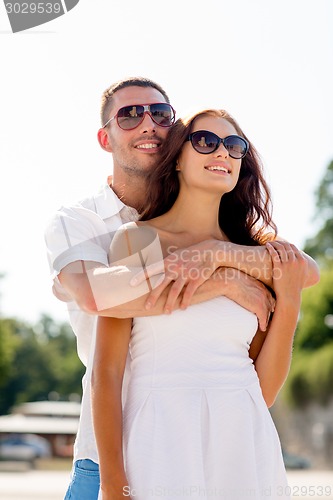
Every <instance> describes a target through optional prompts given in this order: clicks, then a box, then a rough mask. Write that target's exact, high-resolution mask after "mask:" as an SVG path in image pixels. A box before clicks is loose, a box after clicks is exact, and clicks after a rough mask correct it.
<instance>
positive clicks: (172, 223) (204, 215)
mask: <svg viewBox="0 0 333 500" xmlns="http://www.w3.org/2000/svg"><path fill="white" fill-rule="evenodd" d="M220 201H221V195H220V194H216V195H215V194H213V195H212V193H205V192H202V191H201V190H198V191H195V192H194V190H191V193H188V192H184V191H183V192H182V191H181V192H180V193H179V195H178V198H177V200H176V201H175V203H174V205H173V206H172V208H171V209H170V210H169V211H168V212H167V213H166V214H163V215H162V216H160V217H157V218H156V219H153V221H152V223H153V225H154V226H155V227H156V228H161V229H163V230H166V231H169V232H171V233H175V234H179V233H184V234H186V235H188V236H190V237H191V236H193V238H194V239H196V240H197V239H200V240H205V239H211V238H214V239H226V238H225V236H224V235H223V233H222V231H221V229H220V226H219V222H218V213H219V206H220Z"/></svg>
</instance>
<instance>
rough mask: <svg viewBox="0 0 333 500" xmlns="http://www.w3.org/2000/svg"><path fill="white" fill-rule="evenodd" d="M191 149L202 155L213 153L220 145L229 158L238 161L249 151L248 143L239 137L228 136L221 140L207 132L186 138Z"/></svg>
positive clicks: (197, 132)
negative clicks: (189, 142)
mask: <svg viewBox="0 0 333 500" xmlns="http://www.w3.org/2000/svg"><path fill="white" fill-rule="evenodd" d="M187 140H188V141H191V144H192V146H193V148H194V149H195V150H196V151H197V152H198V153H201V154H203V155H208V154H209V153H213V152H214V151H216V150H217V149H218V147H219V146H220V144H221V143H222V144H223V146H224V147H225V149H226V150H227V151H228V153H229V156H231V158H235V159H236V160H240V159H241V158H244V156H245V155H246V153H247V152H248V150H249V143H248V142H247V141H246V140H245V139H243V137H240V136H239V135H228V137H225V138H224V139H222V138H221V137H219V136H218V135H216V134H214V133H213V132H209V131H208V130H197V131H196V132H192V134H190V135H189V136H188V139H187Z"/></svg>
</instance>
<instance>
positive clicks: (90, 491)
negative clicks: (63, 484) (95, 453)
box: [64, 459, 100, 500]
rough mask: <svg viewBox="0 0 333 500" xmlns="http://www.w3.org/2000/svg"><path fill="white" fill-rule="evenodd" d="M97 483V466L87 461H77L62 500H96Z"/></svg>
mask: <svg viewBox="0 0 333 500" xmlns="http://www.w3.org/2000/svg"><path fill="white" fill-rule="evenodd" d="M99 482H100V481H99V467H98V464H95V462H93V461H92V460H88V459H85V460H77V461H76V462H75V464H74V465H73V470H72V476H71V483H70V485H69V487H68V490H67V493H66V496H65V499H64V500H97V498H98V492H99Z"/></svg>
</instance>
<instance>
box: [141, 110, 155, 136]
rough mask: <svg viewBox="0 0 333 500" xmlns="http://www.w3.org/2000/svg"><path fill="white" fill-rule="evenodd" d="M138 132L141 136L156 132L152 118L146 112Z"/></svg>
mask: <svg viewBox="0 0 333 500" xmlns="http://www.w3.org/2000/svg"><path fill="white" fill-rule="evenodd" d="M140 130H141V133H142V134H144V133H152V132H155V131H156V123H155V122H154V121H153V119H152V117H151V116H150V114H149V113H148V112H147V111H145V116H144V119H143V121H142V123H141V124H140Z"/></svg>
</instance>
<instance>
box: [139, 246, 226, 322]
mask: <svg viewBox="0 0 333 500" xmlns="http://www.w3.org/2000/svg"><path fill="white" fill-rule="evenodd" d="M168 250H169V251H170V252H171V253H170V254H169V255H168V257H166V258H165V259H164V260H162V261H159V262H156V263H154V264H152V265H150V266H147V267H146V268H145V269H144V270H143V271H141V272H140V273H138V274H137V275H136V276H135V277H134V278H133V279H132V280H131V282H130V284H131V285H132V286H137V285H139V284H141V283H142V282H143V281H145V280H146V279H147V278H152V277H153V276H157V275H159V274H162V276H161V278H160V281H159V282H157V284H156V283H155V285H154V287H153V290H152V291H151V293H150V295H149V297H148V299H147V301H146V304H145V307H146V309H150V308H153V307H154V306H155V304H156V302H157V300H158V299H159V297H160V296H161V294H162V293H163V291H164V290H165V289H166V288H167V287H168V286H169V285H170V283H172V282H174V283H173V284H172V285H171V287H170V291H169V294H168V299H167V301H166V303H165V308H164V311H165V312H166V313H168V312H171V311H172V310H173V309H174V308H175V304H176V301H177V298H178V297H179V296H180V295H181V294H182V301H181V306H180V307H181V309H186V307H188V306H189V305H190V303H191V299H192V297H193V295H194V293H195V291H196V290H197V289H198V288H199V286H200V285H202V284H203V283H204V282H205V281H207V280H208V279H209V278H210V277H211V276H212V274H213V273H214V272H215V271H216V269H217V268H218V267H219V263H218V260H217V255H216V254H217V251H218V250H217V240H207V241H203V242H201V243H198V244H196V245H191V246H190V247H188V248H180V249H176V247H170V248H169V249H168Z"/></svg>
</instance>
